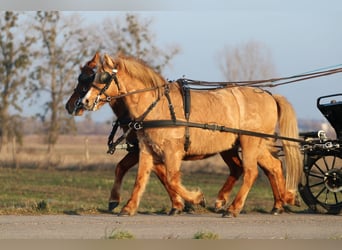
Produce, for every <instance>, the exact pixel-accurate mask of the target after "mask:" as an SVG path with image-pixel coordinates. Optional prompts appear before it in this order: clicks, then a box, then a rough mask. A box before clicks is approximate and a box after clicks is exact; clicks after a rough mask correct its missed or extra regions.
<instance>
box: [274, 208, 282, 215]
mask: <svg viewBox="0 0 342 250" xmlns="http://www.w3.org/2000/svg"><path fill="white" fill-rule="evenodd" d="M283 211H284V209H282V208H276V207H274V208H273V209H272V211H271V214H273V215H279V214H281V213H283Z"/></svg>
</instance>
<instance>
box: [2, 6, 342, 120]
mask: <svg viewBox="0 0 342 250" xmlns="http://www.w3.org/2000/svg"><path fill="white" fill-rule="evenodd" d="M30 1H33V0H29V1H28V3H30ZM11 2H12V1H11ZM15 2H17V0H13V3H14V4H15ZM38 2H40V1H38ZM41 2H42V5H38V6H37V8H38V9H48V10H51V9H58V10H63V11H65V10H67V11H71V12H74V11H75V12H77V13H78V14H79V15H81V16H83V17H85V18H86V19H88V20H92V19H93V20H96V21H98V22H99V23H101V19H103V18H106V17H115V16H117V15H123V14H125V13H126V12H130V13H132V12H134V13H137V14H138V15H139V16H140V17H148V18H153V23H152V25H151V30H152V32H153V33H154V34H155V39H156V40H155V42H156V44H158V45H160V46H161V47H167V46H168V45H172V44H177V45H178V46H179V47H180V49H181V53H180V54H178V55H177V56H176V57H175V58H174V59H173V60H172V62H171V67H169V68H167V69H166V70H165V71H164V72H163V75H164V77H165V78H168V79H178V78H180V77H182V76H185V77H187V78H191V79H196V80H205V81H223V80H224V78H223V74H222V72H221V71H220V69H219V64H218V62H217V60H218V57H219V56H220V51H221V50H222V49H223V48H224V47H225V46H239V44H242V43H246V42H248V41H251V40H253V41H257V42H260V43H262V44H264V45H265V46H267V47H268V48H269V49H270V51H271V54H272V58H273V62H274V66H275V68H276V72H277V75H276V76H275V77H283V76H292V75H297V74H301V73H304V72H309V71H313V70H318V69H322V68H330V67H342V30H341V27H340V25H341V24H342V1H340V0H329V1H316V0H302V1H294V0H289V1H286V2H285V1H278V0H273V1H269V0H259V1H255V0H240V1H229V0H226V1H224V0H210V1H209V0H208V1H204V0H188V1H180V0H175V1H165V0H159V1H157V0H145V1H138V0H134V1H115V3H112V2H110V1H103V0H97V1H89V2H91V3H90V4H91V5H90V7H89V6H88V5H87V4H85V3H88V2H87V1H82V3H83V4H78V5H77V3H79V2H78V1H72V2H73V3H74V5H73V4H72V3H70V2H71V1H70V2H68V1H64V0H62V1H58V3H56V2H53V1H51V2H49V1H41ZM108 2H109V3H108ZM142 2H144V4H142ZM46 3H49V4H46ZM134 3H135V4H134ZM25 4H26V2H25V3H24V6H23V5H18V6H19V7H16V8H14V9H24V10H32V8H35V7H36V6H34V5H29V6H27V7H25ZM33 4H36V1H33ZM56 4H57V5H56ZM58 4H59V5H58ZM63 4H64V5H63ZM2 6H3V7H2V9H3V8H4V5H2ZM25 8H26V9H25ZM12 9H13V8H12ZM109 53H113V52H109ZM87 60H88V58H85V61H87ZM75 78H76V77H75ZM241 80H244V79H241ZM272 92H274V93H279V94H282V95H284V96H285V97H286V98H287V99H288V100H289V101H290V102H291V103H292V104H293V106H294V108H295V110H296V112H297V116H298V118H301V119H319V120H321V119H323V120H324V118H323V117H322V115H321V114H320V112H319V111H318V110H317V108H316V99H317V98H318V97H319V96H322V95H329V94H335V93H342V73H339V74H336V75H333V76H327V77H321V78H317V79H314V80H307V81H303V82H299V83H293V84H289V85H285V86H281V87H276V88H273V89H272ZM95 113H96V114H95ZM92 118H93V119H94V120H97V121H103V120H111V119H113V118H114V116H113V114H112V113H111V111H110V109H109V108H104V109H101V110H100V111H96V112H94V114H92Z"/></svg>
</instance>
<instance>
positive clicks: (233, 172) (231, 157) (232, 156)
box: [215, 148, 243, 211]
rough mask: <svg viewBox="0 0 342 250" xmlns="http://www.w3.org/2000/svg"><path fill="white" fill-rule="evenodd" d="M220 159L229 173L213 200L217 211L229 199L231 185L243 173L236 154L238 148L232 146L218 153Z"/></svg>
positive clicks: (232, 185)
mask: <svg viewBox="0 0 342 250" xmlns="http://www.w3.org/2000/svg"><path fill="white" fill-rule="evenodd" d="M220 155H221V157H222V159H223V160H224V162H225V163H226V164H227V166H228V167H229V170H230V173H229V176H228V178H227V180H226V182H225V183H224V185H223V186H222V188H221V189H220V191H219V193H218V195H217V198H216V201H215V210H216V211H218V210H220V209H222V208H223V206H224V205H226V204H227V203H228V201H229V195H230V193H231V191H232V190H233V187H234V185H235V183H236V181H237V180H238V179H239V178H240V176H241V175H242V173H243V169H242V162H241V159H240V157H239V155H238V148H233V149H231V150H227V151H224V152H221V153H220Z"/></svg>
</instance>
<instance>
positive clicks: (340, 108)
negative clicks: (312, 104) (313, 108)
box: [317, 93, 342, 140]
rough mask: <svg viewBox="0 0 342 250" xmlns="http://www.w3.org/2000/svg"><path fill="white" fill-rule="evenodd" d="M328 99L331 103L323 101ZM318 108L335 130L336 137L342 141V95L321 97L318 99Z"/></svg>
mask: <svg viewBox="0 0 342 250" xmlns="http://www.w3.org/2000/svg"><path fill="white" fill-rule="evenodd" d="M328 98H329V100H330V101H329V102H326V101H325V102H324V103H323V101H322V100H324V99H325V100H327V99H328ZM332 98H333V99H332ZM337 98H340V99H341V100H338V99H337ZM317 108H318V109H319V110H320V111H321V113H322V114H323V115H324V117H325V118H326V119H327V120H328V121H329V123H330V124H331V126H332V127H333V128H334V129H335V132H336V137H337V138H338V139H339V140H342V93H339V94H334V95H328V96H321V97H319V98H318V99H317Z"/></svg>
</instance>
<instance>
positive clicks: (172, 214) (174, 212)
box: [169, 207, 181, 216]
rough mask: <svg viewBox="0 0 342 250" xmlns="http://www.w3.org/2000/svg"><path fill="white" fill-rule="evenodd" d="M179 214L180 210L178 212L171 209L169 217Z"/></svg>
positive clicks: (175, 209)
mask: <svg viewBox="0 0 342 250" xmlns="http://www.w3.org/2000/svg"><path fill="white" fill-rule="evenodd" d="M180 213H181V211H180V210H178V209H177V208H174V207H173V208H172V209H171V210H170V212H169V215H170V216H174V215H177V214H180Z"/></svg>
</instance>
